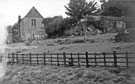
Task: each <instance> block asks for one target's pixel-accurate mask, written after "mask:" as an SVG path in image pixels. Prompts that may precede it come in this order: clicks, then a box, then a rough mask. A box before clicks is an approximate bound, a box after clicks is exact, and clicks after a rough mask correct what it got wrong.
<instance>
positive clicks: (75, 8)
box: [65, 0, 98, 20]
mask: <svg viewBox="0 0 135 84" xmlns="http://www.w3.org/2000/svg"><path fill="white" fill-rule="evenodd" d="M65 8H66V10H67V12H65V13H66V14H67V15H68V16H70V17H71V18H75V19H78V20H80V19H82V18H83V16H86V15H91V14H94V13H95V12H96V11H97V9H98V8H97V2H95V1H90V2H86V0H70V2H69V4H68V5H67V6H65Z"/></svg>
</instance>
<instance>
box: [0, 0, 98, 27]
mask: <svg viewBox="0 0 135 84" xmlns="http://www.w3.org/2000/svg"><path fill="white" fill-rule="evenodd" d="M69 1H70V0H0V22H3V24H6V25H13V24H14V23H15V22H17V19H18V15H21V17H22V18H23V17H24V16H25V15H26V14H27V13H28V11H29V10H30V9H31V8H32V7H33V6H35V7H36V9H37V10H38V11H39V12H40V14H41V15H42V16H43V17H52V16H55V15H62V16H63V17H66V14H65V11H66V10H65V7H64V5H67V4H68V3H69ZM87 1H90V0H87ZM95 1H98V0H95Z"/></svg>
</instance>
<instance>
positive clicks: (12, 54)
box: [12, 53, 15, 64]
mask: <svg viewBox="0 0 135 84" xmlns="http://www.w3.org/2000/svg"><path fill="white" fill-rule="evenodd" d="M12 58H13V63H12V64H14V63H15V60H14V59H15V58H14V53H12Z"/></svg>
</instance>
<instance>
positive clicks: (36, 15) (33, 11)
mask: <svg viewBox="0 0 135 84" xmlns="http://www.w3.org/2000/svg"><path fill="white" fill-rule="evenodd" d="M25 17H29V18H43V16H42V15H41V14H40V13H39V12H38V10H37V9H36V8H35V7H32V8H31V9H30V11H29V12H28V13H27V15H26V16H25Z"/></svg>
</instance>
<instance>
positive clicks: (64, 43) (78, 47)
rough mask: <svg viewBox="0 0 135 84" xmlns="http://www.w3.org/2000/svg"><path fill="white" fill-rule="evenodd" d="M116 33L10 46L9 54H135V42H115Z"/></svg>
mask: <svg viewBox="0 0 135 84" xmlns="http://www.w3.org/2000/svg"><path fill="white" fill-rule="evenodd" d="M115 35H116V34H115V33H108V34H103V35H95V36H88V37H66V38H58V39H47V40H44V41H40V42H39V44H31V45H30V46H27V45H25V44H24V43H19V44H9V45H8V48H7V49H6V50H7V51H8V52H19V53H29V52H31V53H43V52H47V53H54V52H58V53H59V52H67V53H70V52H77V53H78V52H92V53H93V52H112V51H118V52H125V51H130V52H134V46H135V43H134V42H114V40H113V39H114V36H115Z"/></svg>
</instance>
